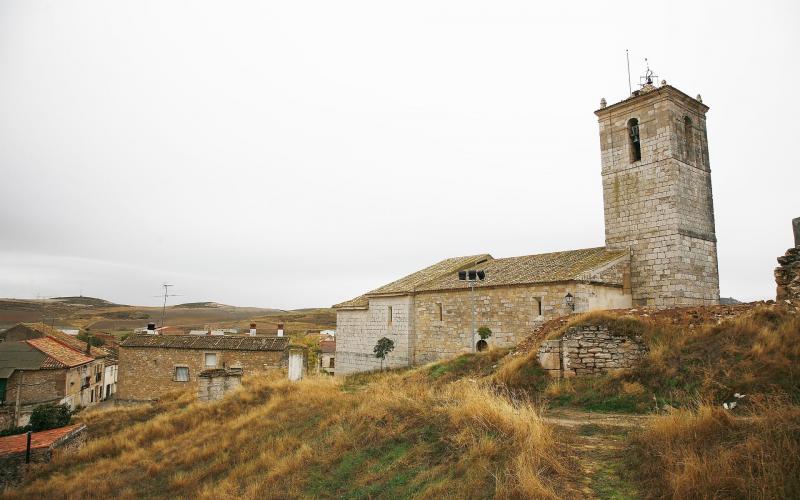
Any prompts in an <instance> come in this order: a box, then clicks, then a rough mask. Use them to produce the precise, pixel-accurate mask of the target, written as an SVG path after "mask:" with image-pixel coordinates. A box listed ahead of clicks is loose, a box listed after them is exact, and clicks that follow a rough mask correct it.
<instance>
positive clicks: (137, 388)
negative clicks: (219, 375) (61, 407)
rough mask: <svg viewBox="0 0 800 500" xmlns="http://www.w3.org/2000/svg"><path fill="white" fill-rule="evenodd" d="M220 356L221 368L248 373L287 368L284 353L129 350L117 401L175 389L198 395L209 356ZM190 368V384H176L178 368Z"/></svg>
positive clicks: (122, 354) (123, 354) (122, 358)
mask: <svg viewBox="0 0 800 500" xmlns="http://www.w3.org/2000/svg"><path fill="white" fill-rule="evenodd" d="M211 352H214V353H217V367H219V368H222V367H223V366H225V367H226V368H231V367H239V368H242V369H243V370H244V371H245V372H247V373H255V372H258V371H266V370H274V369H280V368H284V367H285V366H286V355H285V353H284V352H283V351H233V350H222V349H220V350H214V349H178V348H163V347H126V346H120V349H119V376H118V378H119V381H118V382H117V399H118V400H122V401H148V400H152V399H158V398H159V397H160V396H161V395H163V394H164V393H166V392H169V391H172V390H175V389H190V390H193V391H197V386H198V375H199V374H200V372H202V371H203V370H205V369H207V367H206V366H204V363H205V360H204V354H205V353H211ZM178 366H185V367H188V368H189V381H188V382H178V381H177V380H175V368H176V367H178Z"/></svg>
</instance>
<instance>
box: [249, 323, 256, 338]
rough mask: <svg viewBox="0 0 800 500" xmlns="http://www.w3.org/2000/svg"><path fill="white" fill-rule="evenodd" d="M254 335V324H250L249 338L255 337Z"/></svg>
mask: <svg viewBox="0 0 800 500" xmlns="http://www.w3.org/2000/svg"><path fill="white" fill-rule="evenodd" d="M255 335H256V324H255V323H250V336H251V337H255Z"/></svg>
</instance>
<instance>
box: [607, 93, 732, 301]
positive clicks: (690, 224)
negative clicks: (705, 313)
mask: <svg viewBox="0 0 800 500" xmlns="http://www.w3.org/2000/svg"><path fill="white" fill-rule="evenodd" d="M612 108H613V109H612V110H609V111H604V110H602V109H601V110H600V111H598V112H597V114H598V116H599V117H600V120H599V125H600V142H601V161H602V177H603V199H604V207H605V224H606V246H608V247H609V248H610V249H630V250H631V285H632V295H633V301H634V304H636V305H648V306H655V307H673V306H686V305H713V304H717V303H718V302H719V274H718V266H717V250H716V236H715V230H714V207H713V198H712V191H711V171H710V168H709V162H708V142H707V139H706V121H705V112H706V111H707V108H705V106H704V105H702V104H700V103H698V102H697V101H695V100H693V99H690V98H688V97H686V96H684V95H682V94H680V93H679V92H678V91H676V90H674V89H672V88H669V87H664V88H662V89H658V90H655V91H652V92H650V93H647V94H644V95H642V96H639V97H636V98H632V99H630V100H629V101H625V102H624V103H623V104H621V105H615V106H613V107H612ZM686 117H688V118H689V119H690V120H691V125H690V126H689V128H688V133H689V134H691V139H690V140H687V137H688V136H687V127H686V125H685V123H684V119H685V118H686ZM631 118H636V119H638V120H639V133H640V138H641V141H640V143H641V160H639V161H632V158H631V151H630V150H631V148H630V140H629V134H628V121H629V120H630V119H631Z"/></svg>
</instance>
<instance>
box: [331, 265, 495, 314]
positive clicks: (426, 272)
mask: <svg viewBox="0 0 800 500" xmlns="http://www.w3.org/2000/svg"><path fill="white" fill-rule="evenodd" d="M491 259H492V256H491V255H489V254H480V255H467V256H464V257H452V258H450V259H444V260H442V261H439V262H437V263H436V264H434V265H432V266H429V267H426V268H425V269H421V270H419V271H417V272H415V273H411V274H409V275H408V276H404V277H402V278H400V279H399V280H396V281H392V282H391V283H389V284H386V285H383V286H382V287H380V288H376V289H375V290H372V291H371V292H367V293H365V294H364V295H361V296H358V297H356V298H354V299H350V300H347V301H345V302H342V303H339V304H336V305H334V306H333V307H334V308H336V309H365V308H366V307H367V306H368V305H369V297H380V296H391V295H406V294H409V293H413V292H414V291H415V290H417V289H418V288H419V287H421V286H424V285H425V284H426V283H428V282H431V281H434V280H437V279H439V278H441V277H443V276H446V275H448V274H453V273H455V272H457V271H459V270H461V269H464V268H466V267H469V266H476V265H478V264H481V263H484V262H487V261H490V260H491Z"/></svg>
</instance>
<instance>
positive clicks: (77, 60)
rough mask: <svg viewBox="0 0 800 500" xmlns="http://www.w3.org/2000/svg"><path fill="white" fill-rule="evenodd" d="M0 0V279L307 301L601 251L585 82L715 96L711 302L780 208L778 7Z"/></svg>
mask: <svg viewBox="0 0 800 500" xmlns="http://www.w3.org/2000/svg"><path fill="white" fill-rule="evenodd" d="M539 4H540V2H530V1H519V2H502V1H496V2H485V1H481V2H470V1H464V0H458V1H437V0H425V1H404V2H376V1H374V0H365V1H361V2H354V1H345V0H343V1H335V2H332V1H329V0H328V1H318V2H308V1H282V2H277V1H224V2H223V1H217V2H210V1H197V0H194V1H185V2H176V1H165V0H157V1H141V0H137V1H126V2H122V1H110V0H101V1H69V0H51V1H34V0H20V1H9V0H0V173H1V174H2V175H0V297H28V298H35V297H38V296H57V295H77V294H78V293H80V292H81V291H82V292H83V294H84V295H91V296H96V297H103V298H106V299H110V300H114V301H118V302H123V303H132V304H141V305H148V304H157V303H158V302H159V299H157V298H155V297H153V296H154V295H157V294H158V293H159V292H160V291H161V289H160V284H161V283H163V282H165V281H168V282H170V283H174V284H175V287H174V289H173V290H174V293H177V294H181V297H175V298H173V299H172V300H173V301H174V302H189V301H199V300H213V301H218V302H223V303H229V304H234V305H252V306H264V307H279V308H298V307H311V306H329V305H331V304H333V303H335V302H339V301H342V300H345V299H349V298H351V297H353V296H355V295H358V294H360V293H362V292H364V291H366V290H369V289H372V288H374V287H377V286H379V285H382V284H384V283H386V282H388V281H391V280H394V279H396V278H398V277H400V276H402V275H404V274H407V273H409V272H412V271H415V270H417V269H419V268H422V267H425V266H427V265H430V264H432V263H434V262H436V261H438V260H440V259H443V258H446V257H451V256H456V255H466V254H476V253H483V252H488V253H491V254H492V255H493V256H494V257H508V256H515V255H526V254H532V253H540V252H547V251H557V250H568V249H575V248H585V247H592V246H601V245H603V242H604V240H603V239H604V236H603V210H602V209H603V204H602V191H601V178H600V155H599V139H598V132H597V119H596V117H595V115H594V114H593V111H594V110H595V109H597V108H598V107H599V103H600V98H601V97H605V98H606V99H607V100H608V102H609V104H611V103H613V102H617V101H619V100H621V99H623V98H625V97H626V95H627V94H628V83H627V73H626V64H625V49H630V51H631V52H630V56H631V72H632V74H633V78H634V83H635V82H638V76H639V75H640V74H642V73H643V72H644V58H645V57H647V58H648V59H649V61H650V66H651V68H652V69H653V70H654V71H655V72H656V74H657V75H658V76H659V78H658V79H659V80H661V79H666V80H667V81H668V82H669V83H670V84H672V85H674V86H676V87H677V88H679V89H681V90H683V91H684V92H686V93H687V94H689V95H692V96H694V95H696V94H698V93H700V94H702V96H703V101H704V102H705V103H706V104H708V105H709V106H710V107H711V111H709V113H708V139H709V149H710V158H711V168H712V172H713V173H712V183H713V189H714V205H715V210H716V224H717V226H716V227H717V237H718V240H719V247H718V248H719V267H720V285H721V293H722V295H723V296H734V297H736V298H738V299H742V300H753V299H762V298H774V291H775V285H774V281H773V275H772V271H773V269H774V267H775V266H776V262H775V258H776V257H777V256H778V255H782V254H783V253H784V252H785V250H786V249H787V248H788V247H790V246H791V244H792V235H791V224H790V220H791V218H792V217H797V216H800V195H799V194H798V193H800V191H798V186H800V165H799V163H800V160H798V155H797V143H798V137H800V127H798V122H797V120H798V117H800V99H798V98H797V90H796V87H797V82H798V76H800V74H799V73H800V70H798V62H799V61H800V35H799V34H798V33H800V3H798V2H797V1H786V2H765V1H761V2H747V3H737V2H715V3H711V2H697V1H691V2H678V1H671V2H669V4H668V5H667V4H664V3H659V2H630V1H626V2H615V3H606V4H605V5H601V3H600V2H594V1H590V2H547V6H540V5H539Z"/></svg>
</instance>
